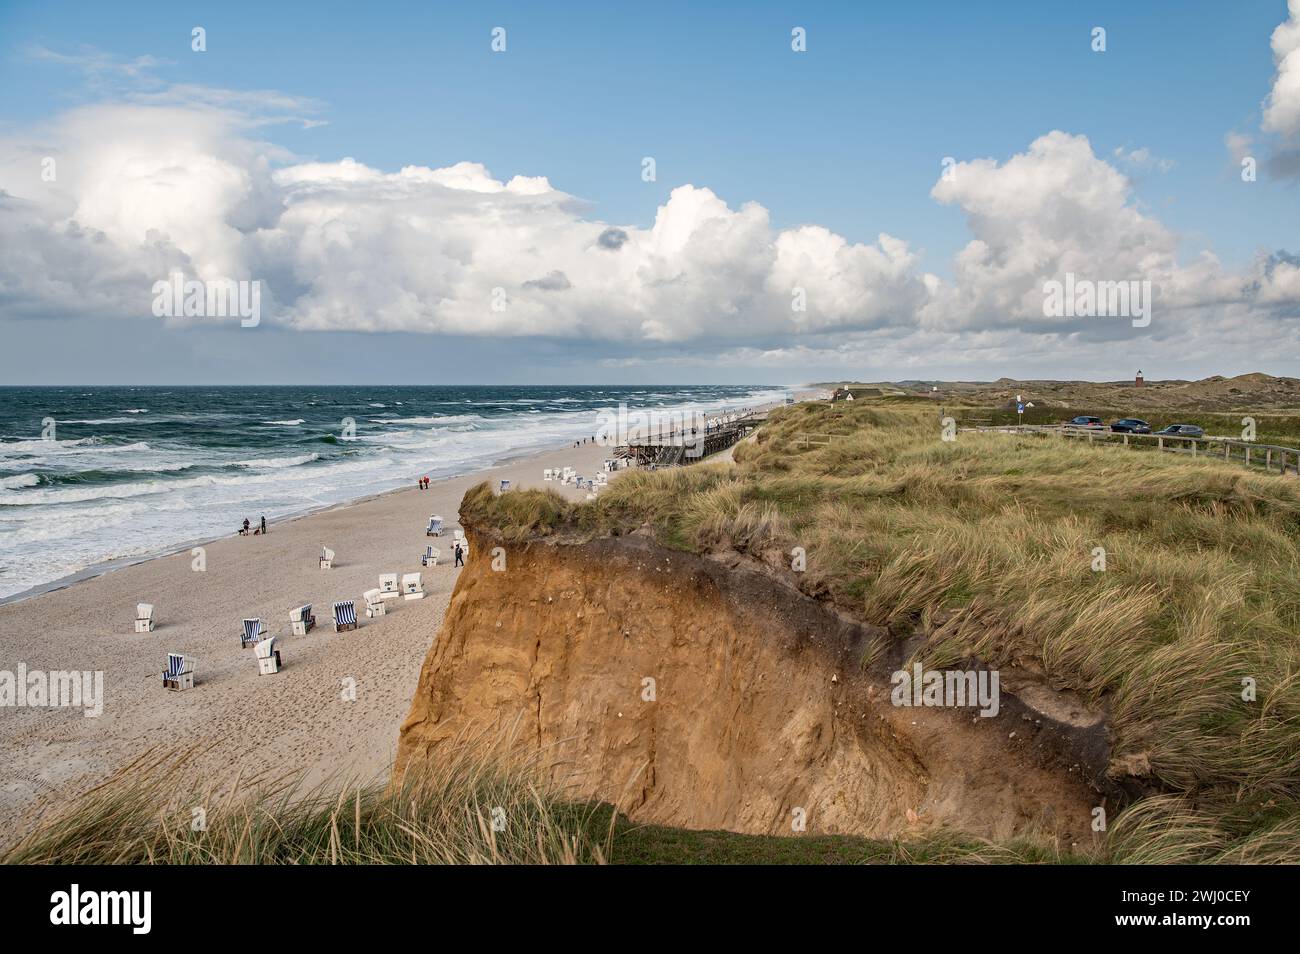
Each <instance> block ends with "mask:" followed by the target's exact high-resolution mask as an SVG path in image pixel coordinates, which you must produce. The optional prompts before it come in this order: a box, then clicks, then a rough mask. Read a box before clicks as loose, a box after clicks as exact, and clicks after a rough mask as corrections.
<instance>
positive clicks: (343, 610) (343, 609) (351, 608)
mask: <svg viewBox="0 0 1300 954" xmlns="http://www.w3.org/2000/svg"><path fill="white" fill-rule="evenodd" d="M356 628H357V607H356V604H355V603H354V602H353V601H352V600H343V601H342V602H341V603H335V604H334V632H336V633H341V632H343V631H344V630H347V629H356Z"/></svg>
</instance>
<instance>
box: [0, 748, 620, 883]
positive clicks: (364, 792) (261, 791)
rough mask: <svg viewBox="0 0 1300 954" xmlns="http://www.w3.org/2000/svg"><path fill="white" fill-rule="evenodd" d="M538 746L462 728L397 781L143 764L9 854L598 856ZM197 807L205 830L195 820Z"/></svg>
mask: <svg viewBox="0 0 1300 954" xmlns="http://www.w3.org/2000/svg"><path fill="white" fill-rule="evenodd" d="M554 768H555V767H554V766H552V765H549V764H547V762H546V755H545V753H541V754H539V753H536V752H534V753H532V754H528V753H526V752H524V751H522V750H521V749H520V747H519V746H517V745H515V744H514V741H513V737H512V736H511V735H510V734H508V733H503V734H498V735H493V736H485V735H472V736H470V735H467V736H465V737H463V738H461V739H459V740H457V741H456V742H455V743H454V744H452V745H449V746H447V747H445V749H444V750H440V752H439V755H438V758H436V759H433V760H430V761H429V763H428V765H427V766H426V767H424V768H423V769H422V771H421V773H420V774H418V775H417V774H414V773H408V774H407V777H406V778H405V779H404V781H403V782H402V783H401V784H400V785H395V786H389V785H383V784H377V783H374V782H369V783H366V782H360V781H348V780H342V779H331V780H329V781H327V782H325V783H322V784H320V785H318V786H315V787H311V788H305V787H304V786H302V785H301V784H300V781H299V780H297V779H294V778H272V779H242V780H235V781H233V782H231V783H225V782H223V783H221V784H217V783H204V782H202V781H200V780H195V779H194V778H193V777H192V776H191V775H190V774H189V773H187V772H186V771H185V758H184V756H177V757H173V758H170V759H168V760H167V761H165V762H158V761H156V760H155V761H152V762H150V763H148V764H146V763H145V762H144V761H143V760H142V761H141V762H140V763H137V764H136V765H133V766H130V767H128V768H127V769H124V770H123V771H121V772H119V773H118V774H117V775H115V776H114V777H112V778H110V779H109V780H108V781H107V782H105V783H104V784H102V785H99V786H98V787H96V788H94V789H92V790H91V791H89V792H87V793H85V794H83V795H81V796H80V797H78V798H77V799H75V800H74V801H72V802H71V803H69V804H68V805H66V806H64V807H62V808H61V809H57V810H55V811H54V813H53V814H51V815H50V816H49V817H47V818H45V819H44V820H43V821H41V822H40V823H39V824H38V825H37V826H36V827H35V829H34V830H33V831H32V832H31V833H29V834H28V835H27V836H26V837H24V838H23V840H22V841H20V842H19V843H18V844H16V845H15V846H13V847H12V848H10V849H9V850H8V851H7V852H6V853H5V854H4V855H3V856H2V857H0V861H3V862H4V863H6V864H577V863H603V862H604V861H605V859H606V857H607V853H608V837H609V833H608V831H607V830H602V828H601V826H599V825H596V824H593V819H592V809H591V808H590V807H581V806H575V805H571V804H569V803H568V802H566V801H565V799H564V793H563V788H562V785H560V784H557V783H556V782H554V781H551V779H552V777H553V776H554V774H555V773H554V772H553V769H554ZM196 811H200V812H202V816H201V817H202V822H203V824H202V827H201V828H198V829H197V830H196V824H195V819H196V818H197V817H200V816H198V815H196Z"/></svg>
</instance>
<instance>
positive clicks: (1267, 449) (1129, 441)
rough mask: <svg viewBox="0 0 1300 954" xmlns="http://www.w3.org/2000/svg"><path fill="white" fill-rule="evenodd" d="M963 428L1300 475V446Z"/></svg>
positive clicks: (1084, 430)
mask: <svg viewBox="0 0 1300 954" xmlns="http://www.w3.org/2000/svg"><path fill="white" fill-rule="evenodd" d="M959 430H961V431H975V432H979V431H990V432H995V433H1002V434H1049V435H1052V434H1054V435H1057V436H1060V437H1065V438H1068V439H1071V440H1086V441H1087V442H1088V443H1090V444H1093V443H1097V444H1123V445H1124V446H1126V447H1127V446H1131V445H1136V446H1140V445H1141V444H1142V443H1143V442H1146V443H1148V444H1150V443H1154V444H1155V446H1156V450H1157V451H1165V452H1169V453H1174V454H1187V455H1188V456H1191V457H1210V458H1214V459H1216V460H1217V459H1218V458H1220V457H1222V458H1223V460H1225V461H1230V462H1234V463H1238V464H1243V465H1245V466H1246V467H1255V466H1259V467H1262V468H1263V469H1264V470H1266V471H1269V472H1270V473H1278V474H1293V475H1295V476H1300V449H1297V448H1295V447H1283V446H1281V445H1279V444H1258V443H1256V442H1254V441H1241V440H1234V439H1232V438H1228V437H1174V436H1172V435H1169V434H1117V433H1115V432H1114V431H1110V430H1103V429H1100V428H1094V427H1071V426H1070V425H1068V424H1007V425H1003V426H999V427H962V428H959Z"/></svg>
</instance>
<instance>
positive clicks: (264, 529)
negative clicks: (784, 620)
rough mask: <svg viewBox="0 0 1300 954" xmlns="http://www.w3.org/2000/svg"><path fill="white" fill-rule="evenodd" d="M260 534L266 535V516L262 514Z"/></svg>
mask: <svg viewBox="0 0 1300 954" xmlns="http://www.w3.org/2000/svg"><path fill="white" fill-rule="evenodd" d="M262 533H266V514H262Z"/></svg>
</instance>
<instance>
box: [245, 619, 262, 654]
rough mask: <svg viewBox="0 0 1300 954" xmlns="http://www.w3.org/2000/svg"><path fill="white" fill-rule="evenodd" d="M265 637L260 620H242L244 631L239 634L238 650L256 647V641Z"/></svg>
mask: <svg viewBox="0 0 1300 954" xmlns="http://www.w3.org/2000/svg"><path fill="white" fill-rule="evenodd" d="M265 635H266V627H265V626H263V625H262V620H261V618H260V617H259V618H258V619H246V620H244V631H243V632H242V633H240V634H239V648H240V649H243V648H244V647H245V646H256V645H257V643H258V641H259V640H260V639H261V638H262V637H263V636H265Z"/></svg>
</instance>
